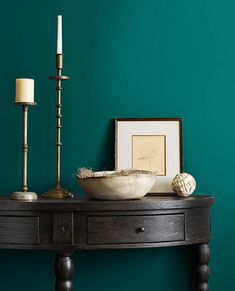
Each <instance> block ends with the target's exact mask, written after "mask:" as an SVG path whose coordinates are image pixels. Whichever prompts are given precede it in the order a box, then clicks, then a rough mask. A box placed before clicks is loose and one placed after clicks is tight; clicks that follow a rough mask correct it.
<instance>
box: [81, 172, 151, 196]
mask: <svg viewBox="0 0 235 291" xmlns="http://www.w3.org/2000/svg"><path fill="white" fill-rule="evenodd" d="M118 173H120V172H115V171H109V172H107V171H106V172H95V173H94V174H95V175H97V177H88V178H79V177H78V176H77V180H78V182H79V184H80V186H81V188H82V189H83V190H84V191H85V192H86V193H87V194H88V195H89V196H90V197H92V198H95V199H103V200H126V199H138V198H141V197H143V196H144V195H146V194H147V193H148V192H149V191H150V189H151V188H152V186H153V184H154V182H155V180H156V176H155V174H154V173H152V172H149V171H138V170H136V171H132V172H131V173H130V174H126V175H123V176H122V175H120V174H118Z"/></svg>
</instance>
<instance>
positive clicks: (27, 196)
mask: <svg viewBox="0 0 235 291" xmlns="http://www.w3.org/2000/svg"><path fill="white" fill-rule="evenodd" d="M11 199H13V200H24V201H32V200H37V199H38V196H37V194H36V193H34V192H14V193H12V194H11Z"/></svg>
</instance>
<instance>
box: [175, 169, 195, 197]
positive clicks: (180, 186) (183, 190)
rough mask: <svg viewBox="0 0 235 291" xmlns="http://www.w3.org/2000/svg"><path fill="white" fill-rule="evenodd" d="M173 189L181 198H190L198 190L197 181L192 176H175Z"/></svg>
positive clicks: (182, 174)
mask: <svg viewBox="0 0 235 291" xmlns="http://www.w3.org/2000/svg"><path fill="white" fill-rule="evenodd" d="M171 186H172V189H173V191H174V192H176V193H177V194H178V195H179V196H181V197H187V196H190V195H191V194H192V193H193V192H194V190H195V189H196V181H195V179H194V178H193V176H192V175H190V174H187V173H181V174H178V175H176V176H175V178H174V179H173V180H172V183H171Z"/></svg>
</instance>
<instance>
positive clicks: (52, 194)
mask: <svg viewBox="0 0 235 291" xmlns="http://www.w3.org/2000/svg"><path fill="white" fill-rule="evenodd" d="M62 69H63V55H62V54H58V53H57V54H56V70H57V76H51V77H49V79H50V80H54V81H57V88H56V90H57V105H56V107H57V115H56V118H57V125H56V128H57V142H56V147H57V162H56V187H55V188H53V189H51V190H49V191H48V192H46V193H44V194H43V195H42V196H43V197H45V198H56V199H60V198H72V197H73V195H72V194H71V193H70V192H69V191H67V190H65V189H63V188H62V187H61V185H60V180H61V172H60V164H61V127H62V126H61V118H62V115H61V106H62V105H61V91H62V81H63V80H64V81H65V80H69V77H68V76H62Z"/></svg>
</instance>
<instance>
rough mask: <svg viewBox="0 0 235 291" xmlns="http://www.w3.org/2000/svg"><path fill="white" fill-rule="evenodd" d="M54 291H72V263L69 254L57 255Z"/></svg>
mask: <svg viewBox="0 0 235 291" xmlns="http://www.w3.org/2000/svg"><path fill="white" fill-rule="evenodd" d="M55 275H56V283H55V291H72V290H73V283H72V275H73V261H72V254H71V253H58V254H57V258H56V260H55Z"/></svg>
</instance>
